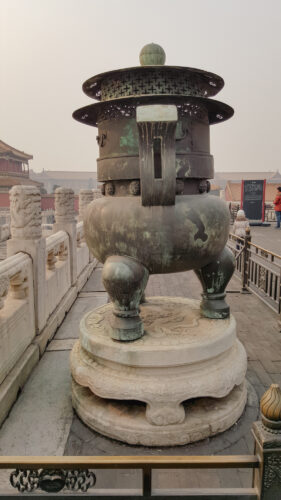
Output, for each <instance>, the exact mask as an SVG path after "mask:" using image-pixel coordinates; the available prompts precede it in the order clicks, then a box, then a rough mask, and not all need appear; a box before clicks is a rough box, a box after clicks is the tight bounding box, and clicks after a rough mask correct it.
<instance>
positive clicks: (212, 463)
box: [0, 455, 260, 500]
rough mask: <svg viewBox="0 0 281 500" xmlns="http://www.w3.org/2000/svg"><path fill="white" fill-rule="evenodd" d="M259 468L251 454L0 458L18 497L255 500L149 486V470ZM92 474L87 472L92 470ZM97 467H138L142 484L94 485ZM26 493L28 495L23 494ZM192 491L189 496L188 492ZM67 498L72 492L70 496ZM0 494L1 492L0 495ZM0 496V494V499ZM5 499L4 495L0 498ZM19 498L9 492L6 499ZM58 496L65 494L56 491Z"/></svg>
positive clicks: (237, 491) (231, 491) (235, 492)
mask: <svg viewBox="0 0 281 500" xmlns="http://www.w3.org/2000/svg"><path fill="white" fill-rule="evenodd" d="M259 466H260V461H259V458H258V457H257V456H256V455H245V456H243V455H238V456H176V457H174V456H130V457H119V456H118V457H82V456H80V457H67V456H66V457H0V468H2V469H14V468H15V469H16V470H15V471H13V472H12V474H11V478H10V481H11V484H12V486H13V487H14V488H17V489H18V491H20V492H21V493H24V497H25V498H26V497H28V498H32V499H34V498H40V497H41V498H42V496H43V495H42V494H41V495H37V496H36V495H35V492H36V490H39V491H40V490H41V491H42V492H48V493H50V494H51V496H48V495H47V496H46V495H45V494H44V497H43V498H45V499H46V498H54V497H53V495H54V494H55V493H59V492H60V491H62V493H63V494H64V495H65V492H66V491H69V492H72V493H74V492H78V491H80V492H82V494H78V495H75V496H74V498H76V499H77V498H78V499H82V498H83V499H85V497H89V493H88V492H90V490H92V492H91V493H92V494H91V496H90V497H91V498H93V499H96V500H98V499H103V500H104V499H105V498H117V497H119V498H120V497H121V498H124V497H128V498H131V499H137V498H142V499H143V498H145V499H150V498H154V497H157V498H167V497H170V498H173V499H177V498H178V499H179V498H180V499H183V498H190V499H191V498H196V499H202V500H203V499H217V498H220V499H222V498H224V499H226V498H227V499H229V498H231V499H236V500H242V499H244V500H246V499H247V500H250V499H251V500H257V499H258V490H257V488H256V487H255V486H253V487H252V488H243V489H242V488H220V489H217V488H216V489H213V488H202V489H197V488H196V489H194V488H190V489H184V490H183V489H173V490H166V489H165V490H164V489H152V473H153V470H155V469H230V468H233V469H235V468H236V469H237V468H239V469H245V468H248V469H256V470H258V468H259ZM92 469H94V471H95V472H93V470H92ZM100 469H115V470H116V469H138V470H141V471H142V488H141V489H139V490H137V489H134V490H124V489H123V490H121V489H116V490H114V489H94V490H93V488H94V486H95V484H96V471H97V470H100ZM28 493H29V494H30V496H29V495H28ZM194 495H195V496H194ZM71 496H72V495H71ZM0 498H1V495H0ZM2 498H3V497H2ZM5 498H6V497H5ZM13 498H17V499H18V498H19V497H18V495H14V496H13V495H12V496H11V495H9V499H13ZM58 498H69V497H66V496H61V495H58Z"/></svg>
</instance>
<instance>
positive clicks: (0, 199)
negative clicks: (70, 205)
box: [0, 193, 79, 212]
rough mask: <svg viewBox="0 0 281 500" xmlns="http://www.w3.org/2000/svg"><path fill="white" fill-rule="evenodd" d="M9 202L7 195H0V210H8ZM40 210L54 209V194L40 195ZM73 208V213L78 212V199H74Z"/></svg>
mask: <svg viewBox="0 0 281 500" xmlns="http://www.w3.org/2000/svg"><path fill="white" fill-rule="evenodd" d="M9 206H10V200H9V193H0V208H9ZM41 208H42V210H48V209H50V208H51V209H53V210H54V209H55V195H54V194H42V197H41ZM74 208H75V211H76V212H78V210H79V197H78V196H75V198H74Z"/></svg>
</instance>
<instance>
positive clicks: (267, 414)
mask: <svg viewBox="0 0 281 500" xmlns="http://www.w3.org/2000/svg"><path fill="white" fill-rule="evenodd" d="M260 408H261V418H262V422H263V424H264V426H265V427H269V428H270V429H281V389H280V387H279V385H278V384H272V385H271V386H270V388H269V389H268V390H267V391H266V392H265V393H264V395H263V396H262V398H261V401H260Z"/></svg>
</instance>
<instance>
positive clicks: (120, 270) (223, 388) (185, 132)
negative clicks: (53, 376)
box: [70, 44, 247, 446]
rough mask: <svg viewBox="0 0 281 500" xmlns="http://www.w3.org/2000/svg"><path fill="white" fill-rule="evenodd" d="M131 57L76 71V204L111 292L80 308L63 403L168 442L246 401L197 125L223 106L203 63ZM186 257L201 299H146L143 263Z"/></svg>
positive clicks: (150, 266) (161, 264)
mask: <svg viewBox="0 0 281 500" xmlns="http://www.w3.org/2000/svg"><path fill="white" fill-rule="evenodd" d="M140 61H141V66H140V67H137V68H130V69H123V70H117V71H111V72H108V73H104V74H102V75H98V76H96V77H93V78H91V79H90V80H88V81H87V82H85V83H84V85H83V89H84V91H85V92H86V94H87V95H89V96H91V97H95V98H96V99H99V100H100V102H98V103H96V104H92V105H91V106H87V107H85V108H83V109H80V110H78V111H76V112H75V113H74V117H75V118H76V119H78V120H79V121H81V122H83V123H86V124H89V125H95V126H98V137H97V140H98V143H99V148H100V158H99V159H98V180H99V181H100V182H102V183H103V194H104V196H103V197H102V198H99V199H96V200H94V201H93V202H92V203H91V204H90V205H89V206H88V208H87V209H86V211H85V214H84V228H85V237H86V241H87V244H88V246H89V248H90V250H91V251H92V253H93V254H94V256H95V257H96V258H97V259H98V260H99V261H100V262H102V263H103V264H104V266H103V271H102V277H103V283H104V286H105V288H106V290H107V292H108V294H109V296H110V298H111V303H109V304H105V305H103V306H100V307H97V308H96V309H94V310H92V311H90V312H88V313H87V314H86V315H85V316H84V317H83V318H82V320H81V322H80V339H79V341H77V342H76V344H75V345H74V347H73V349H72V352H71V361H70V363H71V373H72V377H73V384H72V403H73V406H74V408H75V410H76V412H77V413H78V415H79V416H80V417H81V419H82V420H83V421H84V422H85V423H86V424H87V425H88V426H89V427H91V428H92V429H94V430H96V431H98V432H100V433H101V434H104V435H106V436H109V437H112V438H115V439H119V440H121V441H125V442H127V443H130V444H141V445H145V446H162V445H163V446H166V445H180V444H186V443H190V442H192V441H197V440H199V439H203V438H206V437H208V436H212V435H214V434H216V433H218V432H222V431H224V430H225V429H227V428H229V427H230V426H231V425H233V424H234V423H235V422H236V420H237V419H238V418H239V417H240V416H241V414H242V412H243V409H244V407H245V403H246V399H247V390H246V385H245V373H246V368H247V357H246V353H245V349H244V347H243V345H242V344H241V343H240V342H239V340H238V339H237V337H236V323H235V319H234V318H233V316H232V315H231V314H230V312H229V307H228V306H227V304H226V302H225V287H226V285H227V283H228V281H229V279H230V277H231V275H232V273H233V270H234V257H233V254H232V252H231V251H230V250H228V249H227V248H226V247H225V244H226V240H227V237H228V230H229V212H228V210H227V208H226V205H225V203H224V202H223V201H221V200H220V199H219V198H218V197H216V196H211V195H210V194H209V190H210V184H209V180H208V179H210V178H212V177H213V173H214V170H213V158H212V156H211V155H210V144H209V142H210V141H209V126H210V124H213V123H218V122H220V121H223V120H226V119H227V118H229V117H230V116H232V114H233V110H232V109H231V108H230V107H229V106H226V105H225V104H222V103H220V102H218V101H214V100H211V99H209V98H208V97H209V96H213V95H215V94H216V93H217V92H218V91H219V90H220V89H221V88H222V86H223V80H222V79H221V78H220V77H218V76H216V75H213V74H211V73H206V72H204V71H200V70H196V69H191V68H181V67H172V66H164V62H165V54H164V51H163V49H162V48H161V47H159V46H158V45H154V44H151V45H148V46H146V47H144V48H143V50H142V51H141V55H140ZM190 269H193V270H194V271H195V272H196V274H197V276H198V277H199V279H200V281H201V283H202V286H203V293H202V301H201V304H200V302H199V301H196V300H191V299H190V298H186V297H185V298H183V297H146V298H145V287H146V284H147V280H148V277H149V275H150V274H154V273H175V272H179V271H187V270H190Z"/></svg>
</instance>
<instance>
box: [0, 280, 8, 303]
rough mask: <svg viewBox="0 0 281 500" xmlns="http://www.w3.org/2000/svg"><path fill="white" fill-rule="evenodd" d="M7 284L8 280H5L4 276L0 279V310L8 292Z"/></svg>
mask: <svg viewBox="0 0 281 500" xmlns="http://www.w3.org/2000/svg"><path fill="white" fill-rule="evenodd" d="M9 284H10V281H9V278H7V277H6V276H1V277H0V309H3V307H4V302H5V299H6V297H7V295H8V291H9Z"/></svg>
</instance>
